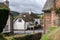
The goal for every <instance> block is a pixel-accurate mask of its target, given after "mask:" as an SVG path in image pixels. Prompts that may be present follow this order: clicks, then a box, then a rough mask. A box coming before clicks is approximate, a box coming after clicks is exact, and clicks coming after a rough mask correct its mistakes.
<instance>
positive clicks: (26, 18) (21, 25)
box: [14, 12, 40, 31]
mask: <svg viewBox="0 0 60 40" xmlns="http://www.w3.org/2000/svg"><path fill="white" fill-rule="evenodd" d="M36 22H37V25H40V19H39V17H38V16H37V15H36V14H34V13H32V12H31V14H30V13H21V14H20V15H19V16H18V17H17V18H15V20H14V30H16V31H17V30H26V29H27V28H28V27H31V26H32V27H33V26H34V25H35V23H36Z"/></svg>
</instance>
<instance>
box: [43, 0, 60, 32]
mask: <svg viewBox="0 0 60 40" xmlns="http://www.w3.org/2000/svg"><path fill="white" fill-rule="evenodd" d="M59 10H60V0H47V1H46V4H45V6H44V8H43V12H44V23H43V24H44V32H45V31H46V30H47V29H48V28H50V27H54V26H56V25H57V26H60V12H59Z"/></svg>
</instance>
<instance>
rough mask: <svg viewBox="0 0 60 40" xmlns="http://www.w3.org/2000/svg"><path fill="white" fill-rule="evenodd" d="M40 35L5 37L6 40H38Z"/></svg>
mask: <svg viewBox="0 0 60 40" xmlns="http://www.w3.org/2000/svg"><path fill="white" fill-rule="evenodd" d="M40 37H41V33H36V34H30V35H23V36H19V35H18V36H10V37H6V39H7V40H40Z"/></svg>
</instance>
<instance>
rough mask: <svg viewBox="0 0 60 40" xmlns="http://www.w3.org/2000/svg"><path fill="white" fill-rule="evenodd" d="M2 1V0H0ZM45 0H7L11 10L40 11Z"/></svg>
mask: <svg viewBox="0 0 60 40" xmlns="http://www.w3.org/2000/svg"><path fill="white" fill-rule="evenodd" d="M0 2H3V0H0ZM45 2H46V0H9V7H10V9H11V10H12V11H17V12H20V13H21V12H28V11H29V10H30V9H31V11H32V12H35V13H41V12H42V9H43V6H44V4H45Z"/></svg>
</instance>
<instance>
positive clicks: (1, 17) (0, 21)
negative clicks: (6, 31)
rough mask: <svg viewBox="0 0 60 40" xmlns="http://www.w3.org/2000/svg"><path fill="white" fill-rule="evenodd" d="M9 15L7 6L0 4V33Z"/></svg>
mask: <svg viewBox="0 0 60 40" xmlns="http://www.w3.org/2000/svg"><path fill="white" fill-rule="evenodd" d="M8 15H9V8H8V7H6V6H0V33H1V32H2V31H3V28H4V27H5V25H6V22H7V19H8Z"/></svg>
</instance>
